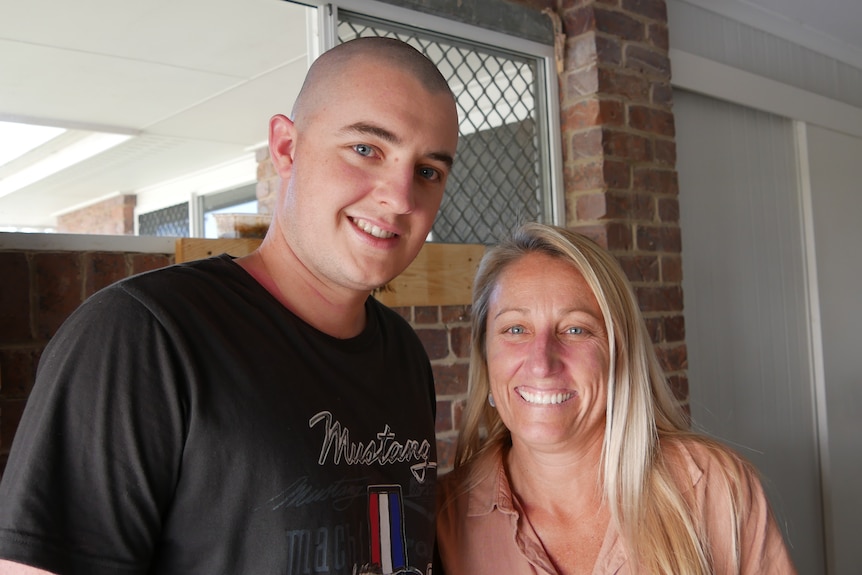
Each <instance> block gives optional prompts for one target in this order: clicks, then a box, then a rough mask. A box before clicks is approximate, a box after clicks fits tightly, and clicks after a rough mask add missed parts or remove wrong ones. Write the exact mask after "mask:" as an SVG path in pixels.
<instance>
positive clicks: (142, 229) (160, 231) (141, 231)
mask: <svg viewBox="0 0 862 575" xmlns="http://www.w3.org/2000/svg"><path fill="white" fill-rule="evenodd" d="M138 235H141V236H166V237H177V238H187V237H189V204H188V202H186V203H183V204H177V205H175V206H170V207H167V208H162V209H161V210H155V211H153V212H148V213H146V214H141V215H140V216H138Z"/></svg>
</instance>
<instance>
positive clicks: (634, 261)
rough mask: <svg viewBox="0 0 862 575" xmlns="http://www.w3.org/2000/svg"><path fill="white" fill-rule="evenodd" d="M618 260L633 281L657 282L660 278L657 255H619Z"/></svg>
mask: <svg viewBox="0 0 862 575" xmlns="http://www.w3.org/2000/svg"><path fill="white" fill-rule="evenodd" d="M617 260H619V262H620V266H621V267H622V268H623V271H624V272H625V273H626V277H627V278H628V279H629V281H631V282H657V281H659V279H660V275H659V262H658V258H657V257H656V256H642V255H628V254H626V255H619V256H617Z"/></svg>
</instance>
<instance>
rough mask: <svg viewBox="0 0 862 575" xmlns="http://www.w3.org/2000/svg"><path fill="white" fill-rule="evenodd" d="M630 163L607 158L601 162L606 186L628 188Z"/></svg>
mask: <svg viewBox="0 0 862 575" xmlns="http://www.w3.org/2000/svg"><path fill="white" fill-rule="evenodd" d="M631 171H632V169H631V165H630V164H629V162H625V161H623V162H621V161H617V160H608V159H605V161H604V162H603V163H602V175H603V176H604V179H605V185H606V186H607V187H608V188H613V189H617V190H628V189H629V188H631V185H632V176H631Z"/></svg>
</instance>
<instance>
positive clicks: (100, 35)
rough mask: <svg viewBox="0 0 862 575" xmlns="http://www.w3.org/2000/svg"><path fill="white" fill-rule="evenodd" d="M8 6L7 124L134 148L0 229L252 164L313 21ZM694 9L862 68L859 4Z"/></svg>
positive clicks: (14, 203) (3, 78) (782, 2)
mask: <svg viewBox="0 0 862 575" xmlns="http://www.w3.org/2000/svg"><path fill="white" fill-rule="evenodd" d="M0 1H2V6H0V120H7V121H34V122H39V123H45V124H52V125H59V126H62V127H67V128H79V129H87V128H90V129H95V128H100V127H102V128H104V129H108V130H114V131H120V132H123V133H131V134H134V136H135V137H133V138H131V139H130V140H129V141H127V142H126V143H124V144H121V145H120V146H118V147H116V148H114V149H112V150H109V151H108V152H105V153H103V154H101V155H99V156H97V157H95V158H92V159H90V160H87V161H85V162H83V163H82V164H79V165H77V166H74V167H73V168H70V169H68V170H66V171H64V172H60V173H58V174H55V175H53V176H50V177H48V178H46V179H45V180H42V181H40V182H37V183H35V184H32V185H30V186H29V187H26V188H24V189H22V190H20V191H18V192H15V193H12V194H9V195H7V196H5V197H3V198H0V227H3V226H16V227H27V226H33V227H50V226H53V225H54V217H55V215H56V214H57V213H61V212H63V211H67V210H69V209H71V208H74V207H76V206H80V205H83V204H86V203H88V202H92V201H94V200H97V199H99V198H104V197H106V196H109V195H111V194H116V193H134V192H137V191H140V190H142V189H152V188H153V187H156V186H157V185H158V184H160V183H162V182H166V181H170V180H175V179H177V178H179V177H181V176H183V175H185V174H189V173H194V172H200V171H202V170H206V169H208V168H210V167H213V166H217V165H221V164H224V163H229V162H231V161H235V160H236V159H237V158H241V157H248V155H249V153H250V151H251V150H252V149H254V148H255V147H257V146H259V145H261V144H262V143H263V142H264V141H265V140H266V129H267V121H268V119H269V117H270V116H272V115H273V114H275V113H287V112H289V109H290V106H291V105H292V103H293V99H294V97H295V95H296V93H297V91H298V88H299V84H300V82H301V79H302V77H303V76H304V73H305V70H306V69H307V65H308V54H307V45H308V42H307V38H306V30H307V24H306V17H307V15H306V9H305V8H302V7H300V6H298V5H294V4H290V3H289V2H284V1H283V0H147V1H145V2H140V1H134V2H133V1H131V0H65V1H64V0H0ZM687 1H690V2H692V3H695V4H700V5H702V6H704V7H706V8H708V9H711V10H715V11H719V12H723V13H725V14H726V15H728V16H730V17H736V18H738V19H743V21H746V19H748V18H753V19H754V20H755V21H756V23H755V24H753V25H758V23H759V24H760V25H761V27H763V28H764V29H767V31H769V32H772V33H777V34H779V35H781V33H782V31H784V32H783V33H784V34H785V35H791V36H792V37H793V38H800V37H804V38H805V39H806V44H807V45H808V47H812V48H814V49H818V48H819V49H820V50H821V51H823V52H826V53H827V54H828V55H831V56H834V57H837V58H839V59H842V60H845V61H848V63H851V64H853V65H856V66H858V67H861V68H862V57H859V56H860V55H862V0H687ZM2 176H3V172H2V169H0V177H2ZM249 177H250V178H253V177H254V174H250V176H249ZM184 199H185V198H178V200H177V201H183V200H184Z"/></svg>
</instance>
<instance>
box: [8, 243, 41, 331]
mask: <svg viewBox="0 0 862 575" xmlns="http://www.w3.org/2000/svg"><path fill="white" fill-rule="evenodd" d="M0 270H2V274H3V281H2V282H0V343H18V342H26V341H31V340H32V339H33V333H32V328H31V316H30V310H31V308H32V306H31V305H30V265H29V264H28V262H27V256H26V254H23V253H19V252H0Z"/></svg>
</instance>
